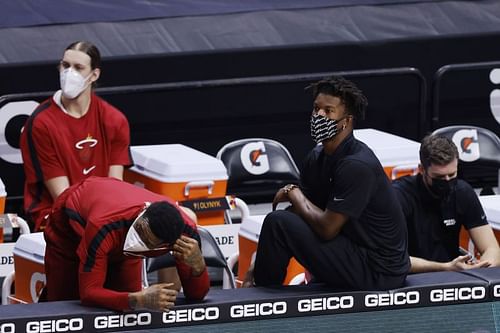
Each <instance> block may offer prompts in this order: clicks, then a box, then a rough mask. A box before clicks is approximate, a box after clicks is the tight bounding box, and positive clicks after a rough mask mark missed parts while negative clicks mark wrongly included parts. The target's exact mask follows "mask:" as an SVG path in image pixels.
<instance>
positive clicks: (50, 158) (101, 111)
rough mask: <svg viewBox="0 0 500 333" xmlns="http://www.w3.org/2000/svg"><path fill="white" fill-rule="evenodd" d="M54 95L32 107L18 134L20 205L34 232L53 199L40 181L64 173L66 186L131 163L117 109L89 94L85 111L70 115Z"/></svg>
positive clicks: (127, 139) (123, 121)
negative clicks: (21, 177) (23, 176)
mask: <svg viewBox="0 0 500 333" xmlns="http://www.w3.org/2000/svg"><path fill="white" fill-rule="evenodd" d="M57 96H59V93H56V95H54V97H53V98H50V99H48V100H46V101H44V102H43V103H42V104H40V105H39V106H38V107H37V108H36V110H35V111H34V112H33V114H32V115H31V116H30V117H29V118H28V120H27V122H26V124H25V126H24V130H23V132H22V133H21V141H20V147H21V152H22V156H23V161H24V171H25V174H26V182H25V187H24V208H25V211H26V213H27V214H28V216H29V217H30V218H31V220H32V221H33V222H34V223H35V229H36V230H39V229H41V228H43V227H44V225H43V224H44V221H45V219H44V218H45V216H46V215H47V214H48V213H49V212H50V208H51V206H52V203H53V200H52V197H51V195H50V193H49V192H48V190H47V188H46V187H45V184H44V182H45V181H47V180H49V179H52V178H55V177H60V176H66V177H68V179H69V183H70V185H72V184H75V183H77V182H79V181H81V180H83V179H85V178H86V177H89V176H101V177H106V176H108V173H109V167H110V166H111V165H124V166H129V165H131V164H132V159H131V157H130V156H131V155H130V151H129V145H130V130H129V125H128V122H127V119H126V118H125V116H124V115H123V114H122V113H121V112H120V111H118V110H117V109H116V108H114V107H113V106H112V105H110V104H108V103H107V102H105V101H104V100H103V99H101V98H99V97H98V96H96V95H95V94H92V96H91V102H90V106H89V110H88V112H87V113H86V114H85V115H84V116H83V117H81V118H74V117H72V116H70V115H69V114H67V113H66V112H65V111H63V110H62V109H61V108H60V107H59V106H58V105H57V103H56V102H55V101H54V99H55V98H57Z"/></svg>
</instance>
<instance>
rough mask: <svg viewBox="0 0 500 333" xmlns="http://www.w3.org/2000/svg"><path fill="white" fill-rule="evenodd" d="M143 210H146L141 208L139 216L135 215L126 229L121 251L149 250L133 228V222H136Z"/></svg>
mask: <svg viewBox="0 0 500 333" xmlns="http://www.w3.org/2000/svg"><path fill="white" fill-rule="evenodd" d="M145 211H146V210H143V211H142V212H141V213H140V214H139V216H137V218H136V219H135V220H134V222H133V223H132V225H131V226H130V229H128V232H127V236H126V237H125V243H124V244H123V252H129V253H131V254H133V252H145V251H149V250H150V249H149V248H148V247H147V246H146V244H145V243H144V241H143V240H142V239H141V237H140V236H139V234H138V233H137V231H136V230H135V223H136V222H137V220H139V218H140V217H141V216H142V215H143V214H144V212H145Z"/></svg>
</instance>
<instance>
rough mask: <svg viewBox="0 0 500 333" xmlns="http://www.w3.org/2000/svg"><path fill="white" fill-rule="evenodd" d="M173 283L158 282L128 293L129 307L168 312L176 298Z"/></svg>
mask: <svg viewBox="0 0 500 333" xmlns="http://www.w3.org/2000/svg"><path fill="white" fill-rule="evenodd" d="M173 285H174V284H173V283H160V284H155V285H152V286H150V287H148V288H146V289H143V290H141V291H138V292H135V293H130V294H128V301H129V306H130V308H131V309H133V310H136V309H150V310H160V311H165V312H168V311H169V310H170V309H171V308H172V307H173V306H174V305H175V299H176V298H177V290H174V289H172V287H173Z"/></svg>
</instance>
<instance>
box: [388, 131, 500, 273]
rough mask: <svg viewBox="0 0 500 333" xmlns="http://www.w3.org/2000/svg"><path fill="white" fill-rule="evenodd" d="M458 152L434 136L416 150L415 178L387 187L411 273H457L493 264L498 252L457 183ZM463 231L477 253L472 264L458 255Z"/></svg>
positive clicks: (465, 188)
mask: <svg viewBox="0 0 500 333" xmlns="http://www.w3.org/2000/svg"><path fill="white" fill-rule="evenodd" d="M457 168H458V150H457V147H456V146H455V144H454V143H453V142H452V141H451V140H449V139H447V138H445V137H440V136H435V135H434V136H432V135H430V136H427V137H425V138H424V139H423V140H422V144H421V146H420V165H419V170H420V174H418V175H416V176H406V177H402V178H399V179H396V180H395V181H394V182H393V187H394V189H395V190H396V193H397V196H398V200H399V202H400V203H401V206H402V208H403V213H404V214H405V217H406V223H407V225H408V235H409V239H408V252H409V254H410V256H411V257H410V261H411V272H413V273H417V272H428V271H443V270H448V271H458V270H462V269H469V268H478V267H487V266H498V265H499V264H500V250H499V247H498V242H497V240H496V239H495V235H494V234H493V231H492V229H491V226H490V225H489V224H488V221H487V220H486V216H485V214H484V211H483V208H482V207H481V203H480V202H479V199H478V197H477V195H476V193H475V192H474V189H473V188H472V187H471V186H470V185H469V184H467V183H466V182H465V181H463V180H461V179H457V178H456V177H457ZM462 226H464V227H465V229H467V231H468V233H469V236H470V239H471V240H472V242H473V243H474V246H475V248H476V249H477V251H479V253H480V254H481V259H480V261H479V262H477V263H474V258H472V257H471V256H470V255H460V252H459V234H460V228H461V227H462Z"/></svg>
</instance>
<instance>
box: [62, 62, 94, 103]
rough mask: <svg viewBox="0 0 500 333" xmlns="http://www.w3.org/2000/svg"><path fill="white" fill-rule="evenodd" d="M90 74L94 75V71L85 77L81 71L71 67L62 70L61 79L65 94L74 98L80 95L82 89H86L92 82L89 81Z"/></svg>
mask: <svg viewBox="0 0 500 333" xmlns="http://www.w3.org/2000/svg"><path fill="white" fill-rule="evenodd" d="M90 75H92V73H90V74H89V76H87V77H86V78H84V77H83V76H82V75H81V74H80V73H78V72H77V71H75V70H74V69H73V68H71V67H69V68H66V69H64V70H62V71H61V72H60V74H59V81H60V83H61V90H62V94H63V96H64V97H66V98H69V99H74V98H76V97H78V96H80V94H81V93H82V91H84V90H85V88H87V87H88V85H89V84H90V83H87V80H88V78H89V77H90Z"/></svg>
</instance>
